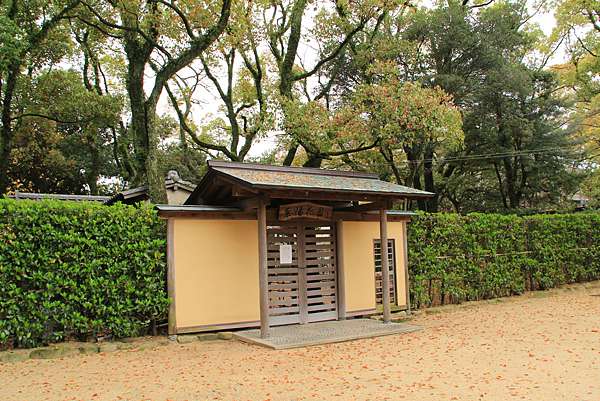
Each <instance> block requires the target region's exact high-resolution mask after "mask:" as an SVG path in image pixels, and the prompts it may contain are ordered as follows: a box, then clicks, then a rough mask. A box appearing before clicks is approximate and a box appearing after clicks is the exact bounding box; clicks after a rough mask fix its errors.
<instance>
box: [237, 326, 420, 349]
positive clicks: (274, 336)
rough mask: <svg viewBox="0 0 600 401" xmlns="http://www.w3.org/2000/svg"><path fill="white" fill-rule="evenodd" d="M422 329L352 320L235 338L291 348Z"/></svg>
mask: <svg viewBox="0 0 600 401" xmlns="http://www.w3.org/2000/svg"><path fill="white" fill-rule="evenodd" d="M417 330H421V328H420V327H418V326H413V325H410V324H405V323H382V322H380V321H377V320H373V319H349V320H344V321H333V322H318V323H309V324H302V325H300V324H296V325H289V326H278V327H271V329H270V335H269V337H268V338H266V339H263V338H260V330H257V329H254V330H245V331H239V332H236V333H234V334H233V335H234V337H235V338H237V339H239V340H241V341H245V342H249V343H253V344H259V345H263V346H265V347H268V348H272V349H290V348H300V347H307V346H311V345H322V344H330V343H338V342H343V341H351V340H358V339H361V338H372V337H380V336H387V335H392V334H402V333H410V332H413V331H417Z"/></svg>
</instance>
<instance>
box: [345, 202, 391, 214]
mask: <svg viewBox="0 0 600 401" xmlns="http://www.w3.org/2000/svg"><path fill="white" fill-rule="evenodd" d="M387 205H388V202H387V201H377V202H369V203H363V204H359V205H355V206H350V207H344V208H338V209H336V211H340V212H367V211H370V210H379V209H381V208H382V207H386V206H387Z"/></svg>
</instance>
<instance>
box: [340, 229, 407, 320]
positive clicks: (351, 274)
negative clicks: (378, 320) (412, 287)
mask: <svg viewBox="0 0 600 401" xmlns="http://www.w3.org/2000/svg"><path fill="white" fill-rule="evenodd" d="M341 224H342V241H343V252H344V256H343V257H344V271H345V273H344V283H345V288H346V311H347V312H349V313H352V312H356V311H363V310H369V309H374V308H375V254H374V250H373V240H374V239H378V238H379V222H375V221H344V222H342V223H341ZM404 224H406V223H405V222H388V238H389V239H394V240H395V248H396V249H395V252H396V288H397V291H398V305H399V306H401V307H403V306H406V287H405V281H406V279H405V271H404V268H405V266H404V237H403V235H404V231H403V225H404Z"/></svg>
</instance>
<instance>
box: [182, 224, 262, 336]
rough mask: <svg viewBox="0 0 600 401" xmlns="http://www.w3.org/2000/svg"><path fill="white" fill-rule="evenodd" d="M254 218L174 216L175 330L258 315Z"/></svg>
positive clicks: (224, 322) (256, 317) (253, 319)
mask: <svg viewBox="0 0 600 401" xmlns="http://www.w3.org/2000/svg"><path fill="white" fill-rule="evenodd" d="M257 230H258V229H257V222H256V220H254V221H252V220H196V219H184V218H174V221H173V238H172V242H171V243H172V246H173V263H174V265H175V269H174V270H175V288H174V289H175V311H176V325H177V327H178V328H185V327H188V328H189V327H195V326H205V325H216V324H229V323H237V322H246V321H257V320H259V319H260V317H259V313H260V309H259V295H258V232H257Z"/></svg>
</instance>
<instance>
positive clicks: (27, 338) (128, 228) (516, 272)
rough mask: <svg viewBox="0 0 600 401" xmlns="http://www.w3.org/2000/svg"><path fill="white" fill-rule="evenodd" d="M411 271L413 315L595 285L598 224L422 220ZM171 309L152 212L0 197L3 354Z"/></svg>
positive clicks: (478, 217) (108, 330) (509, 218)
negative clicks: (417, 310) (591, 282)
mask: <svg viewBox="0 0 600 401" xmlns="http://www.w3.org/2000/svg"><path fill="white" fill-rule="evenodd" d="M409 262H410V279H411V303H412V305H413V306H415V307H426V306H431V305H439V304H446V303H458V302H463V301H468V300H478V299H485V298H493V297H499V296H507V295H513V294H520V293H522V292H523V291H526V290H537V289H547V288H551V287H554V286H557V285H560V284H565V283H572V282H578V281H589V280H596V279H600V214H597V213H596V214H593V213H577V214H569V215H536V216H524V217H519V216H514V215H499V214H470V215H467V216H461V215H456V214H444V213H440V214H419V215H418V216H416V217H415V218H414V219H413V222H412V223H411V224H410V225H409ZM168 304H169V300H168V297H167V293H166V256H165V229H164V225H163V223H162V222H161V221H160V220H159V219H158V218H157V216H156V213H155V212H154V211H153V210H152V209H151V207H149V206H142V207H140V208H134V207H131V206H123V205H117V206H111V207H107V206H102V205H98V204H90V203H83V202H82V203H78V202H61V201H38V202H34V201H25V200H23V201H14V200H4V199H0V348H2V347H7V346H8V347H11V346H15V347H32V346H37V345H41V344H48V343H51V342H56V341H61V340H64V339H71V338H77V339H82V340H83V339H90V338H95V337H96V338H97V337H101V336H113V337H128V336H134V335H138V334H142V333H144V332H145V331H147V330H148V326H149V325H150V324H151V322H153V321H159V320H163V319H166V317H167V310H168Z"/></svg>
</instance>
